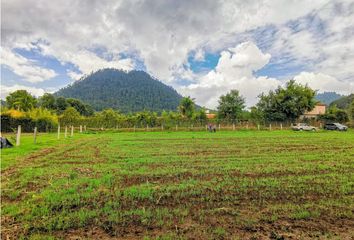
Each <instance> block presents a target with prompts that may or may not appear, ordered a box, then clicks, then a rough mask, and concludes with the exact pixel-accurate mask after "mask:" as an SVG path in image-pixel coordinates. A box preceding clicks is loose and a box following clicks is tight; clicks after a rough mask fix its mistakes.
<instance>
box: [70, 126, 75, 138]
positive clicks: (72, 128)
mask: <svg viewBox="0 0 354 240" xmlns="http://www.w3.org/2000/svg"><path fill="white" fill-rule="evenodd" d="M73 136H74V126H73V125H71V133H70V137H73Z"/></svg>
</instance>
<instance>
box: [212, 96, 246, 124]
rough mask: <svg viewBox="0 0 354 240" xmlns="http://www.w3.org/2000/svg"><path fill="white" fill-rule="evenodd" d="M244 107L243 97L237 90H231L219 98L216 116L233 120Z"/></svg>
mask: <svg viewBox="0 0 354 240" xmlns="http://www.w3.org/2000/svg"><path fill="white" fill-rule="evenodd" d="M244 108H245V99H244V98H243V97H242V96H240V93H239V91H238V90H231V91H230V92H229V93H227V94H226V95H222V96H221V97H220V99H219V106H218V108H217V109H218V117H219V118H220V119H226V120H229V121H232V122H235V121H236V120H237V119H238V118H239V116H240V114H241V113H242V111H243V109H244Z"/></svg>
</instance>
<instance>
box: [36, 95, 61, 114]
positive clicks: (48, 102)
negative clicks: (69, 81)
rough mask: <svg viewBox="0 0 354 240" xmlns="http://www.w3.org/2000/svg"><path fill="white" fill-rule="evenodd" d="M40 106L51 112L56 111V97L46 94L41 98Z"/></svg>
mask: <svg viewBox="0 0 354 240" xmlns="http://www.w3.org/2000/svg"><path fill="white" fill-rule="evenodd" d="M39 106H41V107H42V108H46V109H50V110H56V109H57V105H56V99H55V97H54V95H53V94H50V93H45V94H44V95H43V96H42V97H40V98H39Z"/></svg>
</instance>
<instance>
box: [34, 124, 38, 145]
mask: <svg viewBox="0 0 354 240" xmlns="http://www.w3.org/2000/svg"><path fill="white" fill-rule="evenodd" d="M36 141H37V127H34V131H33V143H34V144H36Z"/></svg>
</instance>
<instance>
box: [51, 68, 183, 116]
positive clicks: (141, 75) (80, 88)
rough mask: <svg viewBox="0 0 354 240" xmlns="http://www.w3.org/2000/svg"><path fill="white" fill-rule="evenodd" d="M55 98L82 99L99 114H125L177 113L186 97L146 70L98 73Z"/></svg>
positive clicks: (59, 92) (59, 93) (107, 70)
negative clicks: (140, 112)
mask: <svg viewBox="0 0 354 240" xmlns="http://www.w3.org/2000/svg"><path fill="white" fill-rule="evenodd" d="M55 95H56V96H62V97H66V98H76V99H80V100H81V101H83V102H85V103H87V104H89V105H91V106H92V107H93V108H94V109H95V110H97V111H101V110H103V109H107V108H112V109H115V110H119V111H120V112H123V113H129V112H138V111H143V110H149V111H156V112H162V111H163V110H176V109H177V107H178V104H179V102H180V100H181V98H182V96H181V95H179V94H178V93H177V92H176V90H174V89H173V88H172V87H169V86H167V85H165V84H163V83H161V82H160V81H158V80H155V79H153V78H152V77H151V76H150V75H149V74H147V73H145V72H143V71H131V72H124V71H121V70H116V69H103V70H99V71H97V72H94V73H92V74H90V75H89V76H86V77H84V78H82V79H81V80H79V81H77V82H75V83H74V84H72V85H69V86H67V87H65V88H63V89H60V90H59V91H58V92H56V93H55Z"/></svg>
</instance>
